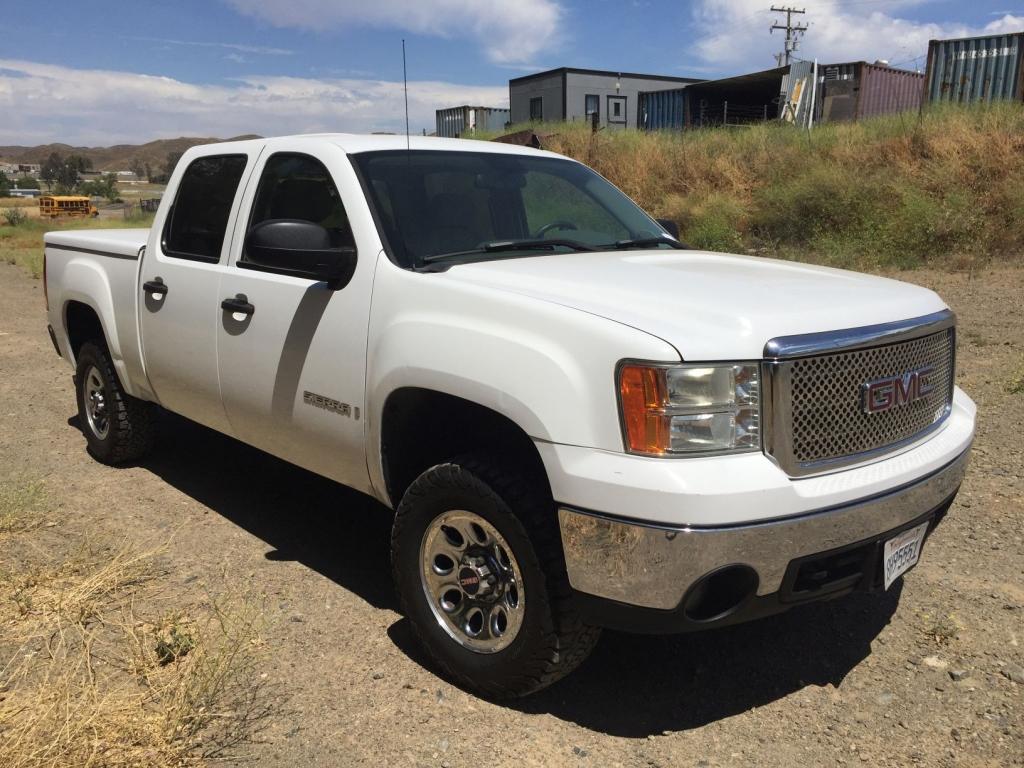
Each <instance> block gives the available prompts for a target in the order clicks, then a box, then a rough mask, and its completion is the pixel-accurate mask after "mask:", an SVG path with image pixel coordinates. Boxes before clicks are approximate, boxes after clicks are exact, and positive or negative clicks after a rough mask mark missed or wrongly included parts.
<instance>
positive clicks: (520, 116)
mask: <svg viewBox="0 0 1024 768" xmlns="http://www.w3.org/2000/svg"><path fill="white" fill-rule="evenodd" d="M697 82H700V81H699V80H696V79H694V78H692V77H667V76H664V75H641V74H636V73H633V72H612V71H606V70H597V69H573V68H571V67H562V68H561V69H552V70H550V71H548V72H539V73H537V74H535V75H527V76H526V77H517V78H515V79H513V80H509V81H508V91H509V105H510V106H511V109H512V122H513V123H525V122H541V121H544V122H550V121H567V122H571V121H573V120H592V119H593V115H595V114H596V115H597V121H598V124H599V125H601V126H603V127H606V128H613V129H614V128H635V127H636V125H637V115H638V113H639V109H638V100H639V96H640V93H641V92H642V91H660V90H667V89H671V88H673V87H680V86H686V85H688V84H690V83H697Z"/></svg>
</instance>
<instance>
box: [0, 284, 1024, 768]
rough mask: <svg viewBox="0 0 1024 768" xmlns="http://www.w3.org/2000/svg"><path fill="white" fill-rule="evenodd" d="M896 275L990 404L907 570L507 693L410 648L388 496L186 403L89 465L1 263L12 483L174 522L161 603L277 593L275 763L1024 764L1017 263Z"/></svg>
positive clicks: (67, 387) (606, 644)
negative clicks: (136, 462)
mask: <svg viewBox="0 0 1024 768" xmlns="http://www.w3.org/2000/svg"><path fill="white" fill-rule="evenodd" d="M902 278H903V279H906V280H910V281H912V282H916V283H920V284H923V285H926V286H928V287H931V288H934V289H936V290H938V291H939V292H940V293H941V294H942V295H943V296H944V297H945V298H946V300H947V301H948V302H949V303H950V305H951V306H952V307H953V308H954V309H955V310H956V311H957V313H958V315H959V317H960V323H961V334H960V356H959V361H958V362H959V370H960V374H959V383H960V385H961V386H963V387H964V388H965V389H966V390H967V391H968V392H969V393H970V394H971V396H972V397H974V398H975V400H976V401H977V402H978V405H979V428H978V437H977V441H976V443H975V449H974V457H973V460H972V464H971V467H970V470H969V474H968V477H967V480H966V483H965V485H964V488H963V490H962V492H961V494H960V496H959V498H958V500H957V502H956V503H955V505H954V506H953V508H952V510H951V513H950V515H949V516H948V517H947V519H946V521H945V523H944V524H943V526H942V527H940V529H939V530H938V532H937V533H936V534H935V536H934V537H933V538H932V539H931V540H930V542H929V545H928V547H927V548H926V550H925V554H924V558H923V561H922V562H921V564H920V565H919V566H918V567H917V568H916V569H914V570H913V571H912V572H911V573H910V574H909V575H908V576H907V577H906V579H905V580H904V583H902V584H897V585H896V586H894V588H893V589H892V590H890V592H888V593H886V594H883V595H875V596H853V597H850V598H846V599H843V600H840V601H836V602H834V603H827V604H820V605H815V606H808V607H805V608H802V609H795V610H793V611H791V612H789V613H787V614H784V615H781V616H778V617H773V618H769V619H765V620H762V621H760V622H756V623H753V624H749V625H746V626H739V627H734V628H729V629H723V630H718V631H715V632H710V633H704V634H701V635H689V636H679V637H653V638H652V637H641V636H630V635H625V634H617V633H610V632H609V633H606V634H605V636H604V638H603V640H602V642H601V644H600V645H599V647H598V649H597V650H596V652H595V653H594V654H593V656H592V657H591V658H590V660H589V661H588V662H587V663H586V664H585V665H584V666H583V667H582V668H581V669H580V670H578V671H577V672H576V673H575V674H574V675H572V676H571V677H570V678H569V679H567V680H565V681H564V682H562V683H560V684H558V685H556V686H554V687H553V688H551V689H549V690H547V691H545V692H543V693H541V694H539V695H537V696H534V697H532V698H528V699H526V700H523V701H519V702H515V703H512V704H493V703H490V702H487V701H483V700H481V699H479V698H476V697H475V696H473V695H471V694H468V693H466V692H464V691H462V690H460V689H458V688H456V687H454V686H452V685H451V684H449V683H448V682H446V681H445V680H443V679H441V678H439V677H438V676H437V675H436V674H435V672H434V671H433V670H432V669H431V668H430V666H429V664H428V662H426V660H425V659H424V657H423V656H422V654H421V653H420V651H419V650H418V649H417V647H416V646H415V645H414V644H413V642H412V640H411V633H410V631H409V627H408V625H407V622H406V621H405V620H404V619H403V618H402V617H401V616H400V615H399V614H398V613H397V612H396V601H395V598H394V595H393V593H392V589H391V583H390V576H389V567H388V561H387V538H388V530H389V525H390V513H389V512H388V511H387V510H386V509H383V508H382V507H380V506H379V505H377V504H376V503H374V502H372V501H370V500H368V499H367V498H365V497H363V496H361V495H359V494H356V493H353V492H351V491H348V490H346V489H344V488H341V487H339V486H336V485H333V484H332V483H329V482H327V481H324V480H322V479H320V478H318V477H315V476H313V475H310V474H308V473H306V472H304V471H302V470H299V469H297V468H295V467H292V466H290V465H287V464H284V463H282V462H279V461H276V460H274V459H272V458H270V457H268V456H266V455H264V454H262V453H260V452H259V451H256V450H254V449H252V448H249V447H246V446H244V445H242V444H240V443H238V442H236V441H234V440H231V439H229V438H226V437H223V436H221V435H218V434H216V433H213V432H211V431H209V430H206V429H203V428H201V427H198V426H196V425H194V424H191V423H189V422H186V421H185V420H183V419H179V418H176V417H168V418H166V419H165V420H164V424H163V427H164V431H163V438H162V441H163V446H162V449H161V450H159V451H158V452H157V453H156V454H155V455H154V456H153V457H152V458H150V459H148V460H146V461H145V462H144V463H143V464H142V465H140V466H135V467H130V468H125V469H110V468H107V467H103V466H101V465H99V464H97V463H95V462H93V461H92V460H91V459H90V458H89V457H88V456H87V454H86V452H85V446H84V439H83V437H82V435H81V433H80V432H79V431H78V429H77V427H76V422H75V418H74V416H75V406H74V396H73V391H72V384H71V375H70V370H69V369H68V368H67V366H66V364H65V363H64V362H63V361H61V360H59V359H58V358H57V357H56V356H55V355H54V353H53V349H52V347H51V346H50V342H49V340H48V339H47V338H46V332H45V319H44V314H43V298H42V290H41V285H40V283H39V281H33V280H31V279H29V278H27V277H25V276H24V274H23V273H22V272H20V271H19V270H17V269H16V268H14V267H10V266H7V265H0V371H2V372H3V375H2V376H0V480H3V479H5V478H10V477H26V476H41V477H43V478H44V480H45V483H46V487H47V489H48V491H49V494H50V498H51V500H52V502H51V511H50V512H49V514H50V515H51V516H52V517H53V521H51V522H54V523H56V525H52V526H51V527H49V528H45V529H43V530H42V531H40V532H39V535H38V537H37V540H36V541H35V544H34V546H35V547H36V548H39V549H41V550H47V549H52V550H59V549H60V548H61V547H74V546H77V545H78V544H79V543H80V542H81V541H82V540H83V539H87V538H95V537H113V538H127V539H129V540H130V541H136V542H139V543H140V544H141V543H152V542H154V541H164V542H167V547H168V548H167V550H166V554H165V555H163V556H162V557H163V561H164V562H163V563H162V565H163V566H165V567H166V569H167V576H166V577H165V581H166V584H165V585H164V586H165V587H166V589H165V596H164V598H163V599H164V600H171V601H172V602H174V603H176V604H181V605H188V604H190V603H196V602H201V601H204V600H208V599H209V598H210V597H211V595H214V596H215V595H217V594H220V593H223V592H243V591H249V592H250V593H254V594H257V595H258V596H259V598H260V599H261V600H262V601H263V604H264V605H265V608H266V613H267V618H268V621H269V625H268V629H267V630H266V633H265V641H266V648H267V650H268V651H269V654H268V656H267V660H266V662H265V666H266V668H265V674H266V675H267V679H268V680H269V681H270V682H271V683H272V685H273V688H274V690H276V691H278V694H277V697H278V704H277V706H278V713H277V715H276V717H275V718H274V720H273V723H272V725H271V727H270V728H269V729H268V730H267V731H265V732H264V733H263V734H262V736H261V738H260V740H259V741H258V742H257V743H256V744H254V745H253V746H252V748H251V749H250V753H251V756H253V757H256V758H258V760H259V765H260V766H294V765H331V766H348V765H409V766H421V765H422V766H452V767H453V768H454V767H455V766H474V765H479V764H486V765H488V766H501V765H515V766H550V765H571V766H616V765H621V766H728V765H758V766H793V765H805V766H812V765H813V766H817V765H821V766H833V765H857V764H861V763H864V764H868V765H925V766H947V765H948V766H952V765H957V766H961V765H962V766H1002V765H1024V649H1022V647H1021V642H1022V641H1024V501H1022V496H1024V483H1022V475H1024V449H1022V440H1021V438H1020V435H1021V433H1022V432H1024V321H1022V319H1021V316H1022V309H1024V269H1019V268H1001V269H992V270H986V271H978V272H975V273H974V274H972V275H968V274H946V273H937V272H930V271H919V272H912V273H906V274H903V275H902ZM0 557H2V554H0ZM5 565H6V566H8V567H10V566H12V565H13V564H12V563H11V562H8V563H6V564H5V563H3V562H0V572H2V570H3V566H5ZM168 595H169V596H170V597H168Z"/></svg>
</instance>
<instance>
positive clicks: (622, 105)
mask: <svg viewBox="0 0 1024 768" xmlns="http://www.w3.org/2000/svg"><path fill="white" fill-rule="evenodd" d="M626 122H627V118H626V97H625V96H609V97H608V126H609V127H610V128H625V127H626Z"/></svg>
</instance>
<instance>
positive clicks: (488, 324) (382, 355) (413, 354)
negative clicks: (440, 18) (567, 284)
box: [367, 265, 679, 488]
mask: <svg viewBox="0 0 1024 768" xmlns="http://www.w3.org/2000/svg"><path fill="white" fill-rule="evenodd" d="M396 273H401V274H396ZM373 307H374V309H373V312H372V314H371V324H370V344H369V346H368V350H367V415H368V419H367V430H368V435H367V437H368V443H367V444H368V446H369V448H370V455H371V457H372V458H371V461H370V462H369V464H370V467H369V469H370V475H371V479H372V481H373V485H374V487H375V488H383V487H384V482H383V471H382V468H381V460H380V459H381V451H380V446H381V419H382V412H383V408H384V405H385V403H386V402H387V399H388V396H389V395H390V394H391V393H392V392H394V391H395V390H397V389H401V388H403V387H420V388H423V389H428V390H434V391H438V392H443V393H445V394H450V395H454V396H457V397H460V398H462V399H464V400H469V401H471V402H473V403H476V404H478V405H481V406H484V407H486V408H489V409H491V410H493V411H495V412H497V413H499V414H501V415H503V416H505V417H507V418H508V419H510V420H511V421H512V422H514V423H515V424H517V425H518V426H519V427H520V428H521V429H522V430H523V431H524V432H525V433H526V434H527V435H529V436H530V437H531V438H533V439H535V440H540V441H544V442H551V443H562V444H568V445H578V446H586V447H591V448H598V449H603V450H608V451H622V435H621V430H620V426H619V414H618V404H617V397H616V386H615V368H616V365H617V363H618V362H619V361H620V360H622V359H623V358H627V357H632V358H640V359H646V360H664V361H674V360H679V355H678V352H676V350H675V349H674V348H673V347H672V346H671V345H670V344H668V343H667V342H665V341H663V340H662V339H659V338H657V337H654V336H651V335H650V334H647V333H644V332H642V331H639V330H637V329H635V328H631V327H629V326H625V325H622V324H620V323H617V322H614V321H612V320H608V319H606V318H602V317H598V316H596V315H591V314H587V313H585V312H581V311H579V310H575V309H572V308H569V307H565V306H561V305H557V304H553V303H550V302H546V301H543V300H539V299H535V298H531V297H527V296H523V295H519V294H513V293H507V292H504V291H496V290H494V289H492V288H486V287H481V286H474V285H469V284H465V283H457V282H454V281H446V280H445V279H444V276H443V275H430V274H420V273H412V272H405V271H404V270H399V269H397V268H394V267H392V266H391V265H388V266H387V267H385V268H383V269H381V270H379V272H378V278H377V281H376V284H375V286H374V303H373ZM374 459H375V460H374Z"/></svg>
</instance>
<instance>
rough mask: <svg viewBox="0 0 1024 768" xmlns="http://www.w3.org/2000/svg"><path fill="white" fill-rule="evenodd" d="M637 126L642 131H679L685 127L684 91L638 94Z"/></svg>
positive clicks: (685, 104)
mask: <svg viewBox="0 0 1024 768" xmlns="http://www.w3.org/2000/svg"><path fill="white" fill-rule="evenodd" d="M639 101H640V106H639V110H640V111H639V114H638V115H637V125H638V126H639V127H640V128H641V130H644V131H681V130H683V128H685V127H686V123H687V119H686V115H687V103H688V99H687V98H686V89H685V88H677V89H675V90H672V91H649V92H641V93H640V98H639Z"/></svg>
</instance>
